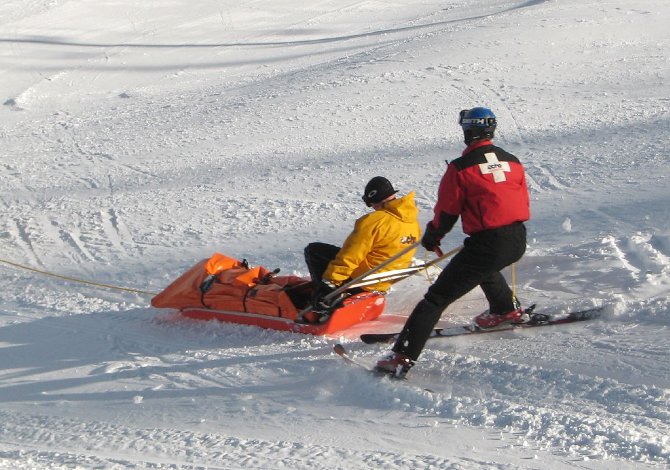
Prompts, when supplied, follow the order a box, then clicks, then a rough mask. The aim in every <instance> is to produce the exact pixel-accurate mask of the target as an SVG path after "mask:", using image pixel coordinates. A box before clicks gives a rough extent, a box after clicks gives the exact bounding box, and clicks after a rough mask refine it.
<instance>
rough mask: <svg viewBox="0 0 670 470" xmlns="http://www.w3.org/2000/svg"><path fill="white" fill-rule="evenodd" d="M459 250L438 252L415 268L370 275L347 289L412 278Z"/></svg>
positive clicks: (459, 248)
mask: <svg viewBox="0 0 670 470" xmlns="http://www.w3.org/2000/svg"><path fill="white" fill-rule="evenodd" d="M461 248H462V247H461V246H459V247H458V248H455V249H453V250H451V251H449V252H447V253H442V251H440V253H439V256H438V257H437V258H434V259H432V260H430V261H428V262H426V263H423V264H420V265H417V266H410V267H409V268H404V269H394V270H393V271H384V272H383V273H375V274H370V275H369V276H367V277H365V278H364V279H362V280H361V281H359V282H357V283H355V284H353V285H350V286H349V287H348V289H353V288H355V287H363V286H369V285H371V284H377V283H379V282H389V281H396V282H397V281H400V280H402V279H405V278H408V277H410V276H413V275H414V274H416V273H419V272H421V271H425V270H426V269H428V268H430V267H432V266H434V265H436V264H437V263H439V262H440V261H443V260H445V259H447V258H449V257H450V256H452V255H454V254H456V253H457V252H458V251H460V250H461Z"/></svg>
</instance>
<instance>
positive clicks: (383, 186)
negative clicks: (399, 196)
mask: <svg viewBox="0 0 670 470" xmlns="http://www.w3.org/2000/svg"><path fill="white" fill-rule="evenodd" d="M397 192H398V191H396V190H395V189H393V185H392V184H391V182H390V181H389V180H387V179H386V178H384V177H383V176H375V177H374V178H372V179H371V180H370V181H368V184H366V185H365V193H364V194H363V202H365V204H366V205H367V206H368V207H370V206H371V205H372V204H376V203H378V202H382V201H383V200H384V199H386V198H387V197H389V196H392V195H394V194H395V193H397Z"/></svg>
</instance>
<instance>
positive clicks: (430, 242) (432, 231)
mask: <svg viewBox="0 0 670 470" xmlns="http://www.w3.org/2000/svg"><path fill="white" fill-rule="evenodd" d="M442 237H444V233H443V232H442V230H439V229H437V228H435V227H434V226H433V223H432V222H428V224H427V225H426V230H425V231H424V233H423V237H421V246H422V247H424V248H425V249H426V250H428V251H435V249H436V248H438V247H439V246H440V240H442Z"/></svg>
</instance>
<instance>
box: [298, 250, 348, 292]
mask: <svg viewBox="0 0 670 470" xmlns="http://www.w3.org/2000/svg"><path fill="white" fill-rule="evenodd" d="M339 251H340V247H339V246H335V245H331V244H329V243H321V242H314V243H310V244H309V245H307V246H306V247H305V264H307V269H308V270H309V275H310V277H311V278H312V285H313V286H314V288H318V287H319V285H320V284H321V279H322V278H323V273H324V272H326V268H328V264H329V263H330V262H331V261H332V260H334V259H335V257H336V256H337V253H338V252H339Z"/></svg>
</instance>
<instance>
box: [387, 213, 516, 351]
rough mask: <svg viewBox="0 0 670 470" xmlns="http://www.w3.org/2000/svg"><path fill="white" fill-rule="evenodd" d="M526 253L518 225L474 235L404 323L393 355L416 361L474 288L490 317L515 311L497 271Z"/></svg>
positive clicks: (507, 287)
mask: <svg viewBox="0 0 670 470" xmlns="http://www.w3.org/2000/svg"><path fill="white" fill-rule="evenodd" d="M525 251H526V227H525V226H524V224H522V223H520V222H518V223H515V224H512V225H506V226H504V227H500V228H497V229H492V230H485V231H483V232H479V233H476V234H474V235H472V236H470V237H468V238H466V239H465V242H464V244H463V249H462V250H461V251H459V252H458V253H457V254H456V256H454V258H453V259H452V260H451V262H449V264H448V265H447V266H446V267H445V268H444V270H443V271H442V272H441V273H440V275H439V277H438V278H437V280H436V281H435V283H434V284H433V285H432V286H430V287H429V288H428V292H427V293H426V295H425V296H424V298H423V300H421V301H420V302H419V303H418V304H417V305H416V307H415V308H414V310H413V311H412V313H411V315H410V316H409V318H408V319H407V322H406V323H405V326H404V328H403V330H402V332H401V333H400V336H399V337H398V340H397V341H396V343H395V345H394V346H393V351H395V352H400V353H403V354H406V355H408V356H409V357H410V358H412V359H413V360H416V359H418V357H419V355H420V354H421V351H422V350H423V347H424V346H425V344H426V341H427V340H428V337H429V336H430V334H431V331H432V330H433V328H435V324H436V323H437V322H438V320H439V319H440V316H441V315H442V312H443V311H444V309H446V308H447V307H448V306H449V305H450V304H451V303H453V302H454V301H456V300H457V299H459V298H461V297H463V296H464V295H465V294H467V293H468V292H470V291H471V290H472V289H474V288H475V287H477V286H480V287H481V288H482V290H483V291H484V295H485V296H486V299H487V300H488V302H489V308H490V312H491V313H506V312H509V311H511V310H514V299H513V296H512V290H511V289H510V287H509V285H508V284H507V281H506V280H505V278H504V277H503V275H502V274H501V273H500V271H501V270H502V269H503V268H505V267H507V266H509V265H510V264H512V263H514V262H516V261H518V260H519V259H521V257H522V256H523V254H524V252H525Z"/></svg>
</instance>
